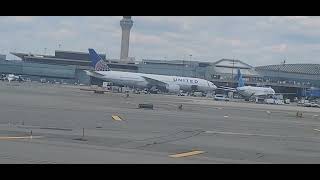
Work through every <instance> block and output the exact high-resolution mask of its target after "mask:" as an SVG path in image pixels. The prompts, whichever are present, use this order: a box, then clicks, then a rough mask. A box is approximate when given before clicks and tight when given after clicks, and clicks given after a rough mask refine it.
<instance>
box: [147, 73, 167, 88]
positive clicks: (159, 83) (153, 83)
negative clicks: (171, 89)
mask: <svg viewBox="0 0 320 180" xmlns="http://www.w3.org/2000/svg"><path fill="white" fill-rule="evenodd" d="M141 77H143V78H144V79H145V80H146V81H147V82H148V83H149V84H150V85H152V86H161V87H166V86H167V85H168V84H167V83H165V82H162V81H159V80H156V79H153V78H149V77H146V76H141Z"/></svg>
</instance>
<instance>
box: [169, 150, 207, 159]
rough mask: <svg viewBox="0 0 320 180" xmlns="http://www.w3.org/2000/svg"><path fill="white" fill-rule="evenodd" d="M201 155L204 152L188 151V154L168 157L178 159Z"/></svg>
mask: <svg viewBox="0 0 320 180" xmlns="http://www.w3.org/2000/svg"><path fill="white" fill-rule="evenodd" d="M202 153H204V151H190V152H185V153H179V154H174V155H170V157H173V158H180V157H187V156H194V155H197V154H202Z"/></svg>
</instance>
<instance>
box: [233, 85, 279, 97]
mask: <svg viewBox="0 0 320 180" xmlns="http://www.w3.org/2000/svg"><path fill="white" fill-rule="evenodd" d="M237 92H238V93H239V94H241V95H242V96H244V97H252V96H266V95H274V94H275V91H274V89H272V88H271V87H268V88H266V87H253V86H243V87H237Z"/></svg>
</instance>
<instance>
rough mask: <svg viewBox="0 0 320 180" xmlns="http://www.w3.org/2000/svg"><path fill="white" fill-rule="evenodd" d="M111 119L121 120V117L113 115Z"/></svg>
mask: <svg viewBox="0 0 320 180" xmlns="http://www.w3.org/2000/svg"><path fill="white" fill-rule="evenodd" d="M112 119H113V120H115V121H122V119H121V118H120V117H119V116H116V115H113V116H112Z"/></svg>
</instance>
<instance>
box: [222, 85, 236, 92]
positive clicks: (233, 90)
mask: <svg viewBox="0 0 320 180" xmlns="http://www.w3.org/2000/svg"><path fill="white" fill-rule="evenodd" d="M217 89H218V90H223V91H230V92H236V91H237V89H236V88H231V87H225V86H220V87H217Z"/></svg>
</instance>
